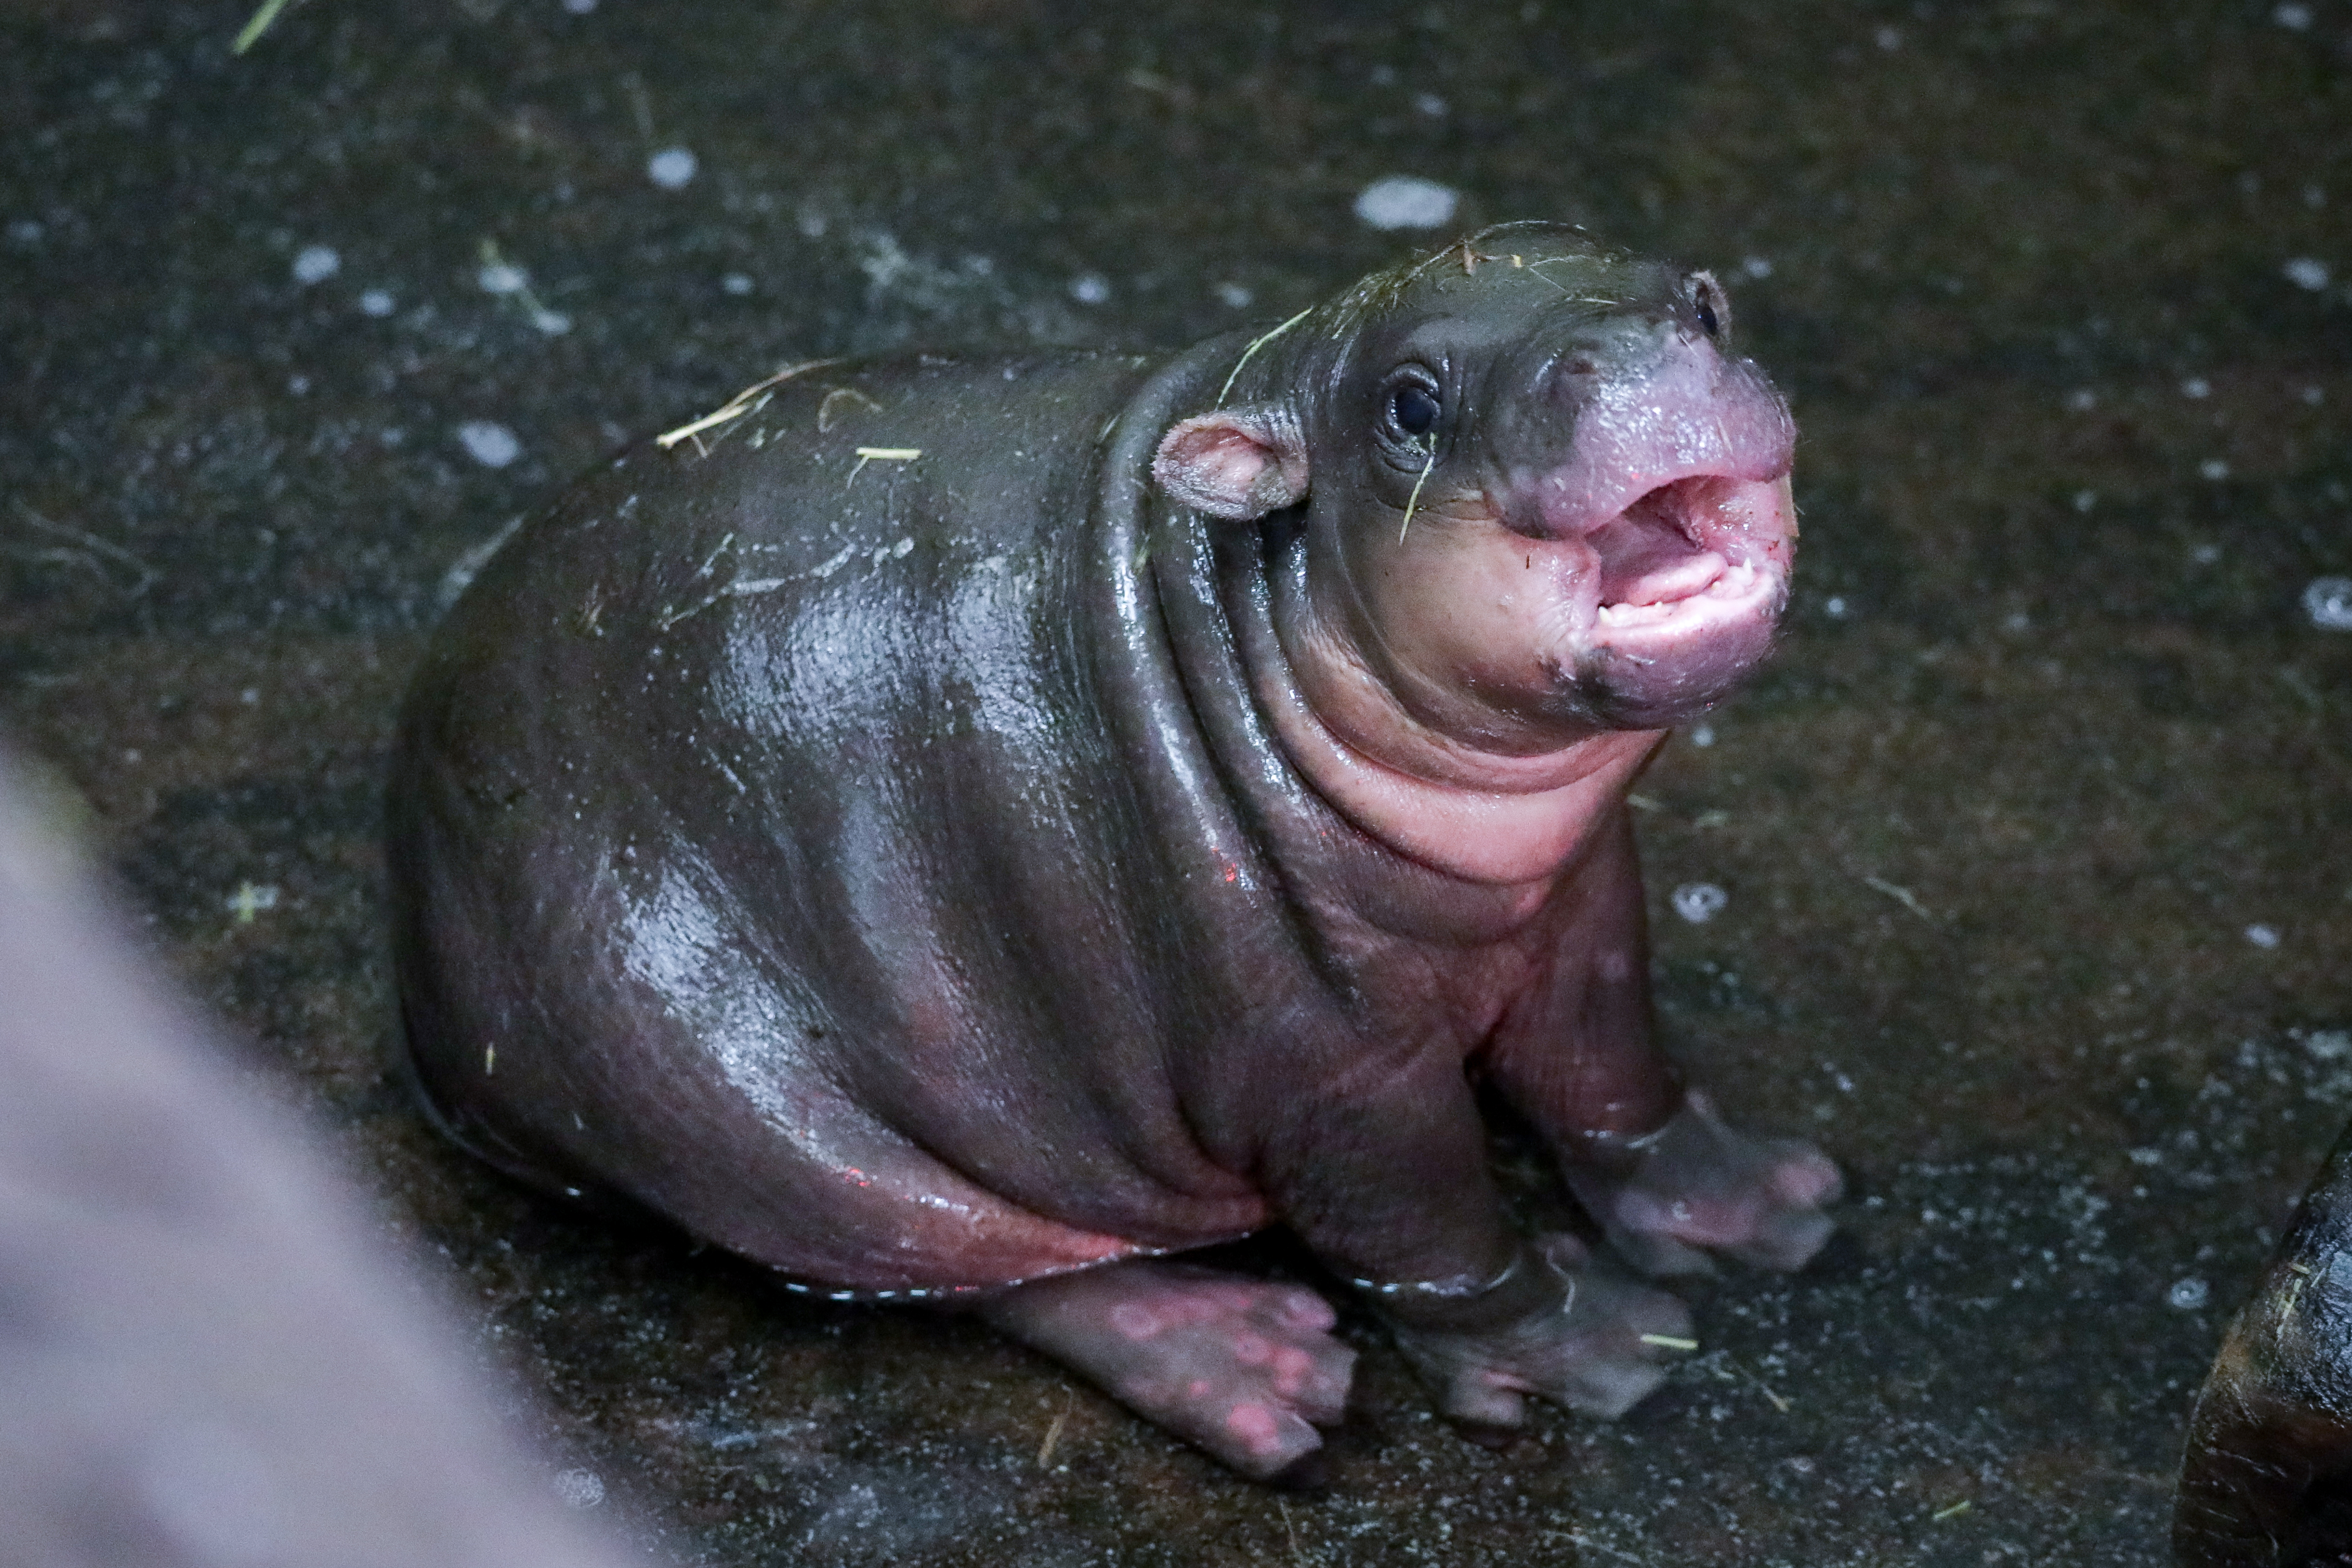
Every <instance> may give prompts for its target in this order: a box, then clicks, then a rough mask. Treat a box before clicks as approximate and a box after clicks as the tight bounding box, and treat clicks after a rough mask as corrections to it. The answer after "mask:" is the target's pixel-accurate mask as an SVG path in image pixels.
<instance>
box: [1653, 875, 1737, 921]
mask: <svg viewBox="0 0 2352 1568" xmlns="http://www.w3.org/2000/svg"><path fill="white" fill-rule="evenodd" d="M1666 902H1668V903H1669V904H1672V905H1673V906H1674V910H1675V913H1676V914H1678V915H1680V916H1682V917H1683V919H1685V920H1686V921H1690V923H1691V924H1693V925H1695V926H1697V925H1705V924H1706V922H1707V921H1711V920H1713V919H1715V917H1716V916H1717V915H1719V914H1721V913H1722V912H1723V908H1724V906H1725V905H1726V904H1728V903H1729V902H1731V895H1730V894H1729V893H1727V892H1725V891H1724V890H1723V889H1721V888H1718V887H1717V886H1716V885H1715V884H1714V883H1713V882H1685V883H1684V884H1683V885H1682V886H1681V887H1679V888H1676V889H1675V890H1674V891H1673V892H1671V893H1669V894H1667V895H1666Z"/></svg>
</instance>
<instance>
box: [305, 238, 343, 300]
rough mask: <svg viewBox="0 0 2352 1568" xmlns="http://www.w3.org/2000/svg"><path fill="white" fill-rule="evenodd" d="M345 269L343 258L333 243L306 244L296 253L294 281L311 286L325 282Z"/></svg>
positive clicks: (306, 286) (307, 286)
mask: <svg viewBox="0 0 2352 1568" xmlns="http://www.w3.org/2000/svg"><path fill="white" fill-rule="evenodd" d="M342 269H343V258H341V256H339V255H337V254H336V252H335V247H333V246H331V245H306V246H304V247H302V248H301V249H300V250H299V251H297V252H295V255H294V281H295V282H297V283H299V284H301V285H302V286H303V287H304V288H306V289H307V288H309V287H310V285H311V284H313V283H324V282H325V281H326V280H327V279H330V278H332V277H333V276H334V275H335V274H336V273H338V272H341V270H342Z"/></svg>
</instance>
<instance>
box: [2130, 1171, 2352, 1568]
mask: <svg viewBox="0 0 2352 1568" xmlns="http://www.w3.org/2000/svg"><path fill="white" fill-rule="evenodd" d="M2172 1549H2173V1554H2174V1561H2175V1562H2176V1563H2178V1564H2179V1568H2240V1565H2242V1564H2273V1563H2276V1564H2290V1563H2341V1562H2344V1561H2345V1560H2346V1559H2347V1556H2352V1134H2347V1136H2346V1137H2344V1138H2342V1139H2339V1140H2338V1141H2337V1142H2336V1148H2335V1150H2334V1151H2333V1152H2331V1153H2330V1154H2329V1155H2328V1157H2327V1163H2326V1167H2325V1168H2323V1169H2322V1170H2321V1172H2320V1173H2319V1178H2318V1180H2316V1181H2315V1182H2313V1183H2312V1184H2311V1190H2310V1191H2309V1192H2307V1193H2305V1194H2304V1198H2303V1202H2302V1204H2301V1205H2299V1206H2298V1207H2297V1208H2296V1210H2295V1213H2294V1218H2293V1219H2292V1220H2290V1221H2289V1222H2288V1224H2287V1229H2286V1235H2285V1236H2284V1237H2282V1238H2281V1239H2280V1241H2279V1244H2278V1247H2277V1249H2276V1250H2275V1251H2273V1253H2272V1255H2271V1258H2270V1260H2269V1262H2268V1263H2266V1264H2265V1265H2264V1266H2263V1273H2262V1277H2261V1279H2259V1280H2258V1281H2257V1282H2256V1284H2255V1287H2254V1291H2253V1294H2252V1297H2251V1298H2250V1299H2249V1300H2247V1302H2246V1304H2245V1305H2244V1306H2243V1307H2242V1308H2241V1309H2239V1311H2238V1316H2237V1318H2236V1319H2235V1321H2232V1322H2231V1325H2230V1331H2229V1334H2228V1336H2227V1337H2226V1338H2225V1339H2224V1340H2223V1341H2222V1343H2221V1353H2220V1354H2219V1355H2218V1356H2216V1357H2215V1358H2214V1361H2213V1370H2212V1373H2211V1374H2210V1376H2208V1377H2207V1379H2206V1381H2205V1386H2204V1387H2203V1388H2202V1389H2201V1390H2200V1391H2199V1393H2198V1395H2197V1405H2196V1408H2195V1409H2194V1410H2193V1411H2192V1412H2191V1413H2190V1415H2189V1443H2188V1447H2187V1452H2186V1453H2185V1454H2184V1455H2183V1456H2182V1459H2181V1466H2180V1493H2179V1500H2178V1501H2177V1503H2176V1505H2175V1510H2174V1514H2173V1521H2172Z"/></svg>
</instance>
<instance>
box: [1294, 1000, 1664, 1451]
mask: <svg viewBox="0 0 2352 1568" xmlns="http://www.w3.org/2000/svg"><path fill="white" fill-rule="evenodd" d="M1391 1048H1392V1049H1393V1050H1394V1053H1395V1054H1394V1056H1393V1057H1388V1056H1387V1054H1386V1053H1385V1052H1381V1051H1375V1052H1371V1053H1368V1055H1367V1056H1366V1057H1365V1058H1363V1059H1360V1060H1359V1061H1357V1062H1354V1063H1352V1064H1350V1070H1349V1072H1348V1073H1347V1074H1346V1075H1345V1079H1346V1084H1345V1087H1344V1088H1343V1089H1338V1090H1336V1091H1335V1092H1332V1093H1330V1094H1328V1095H1327V1096H1326V1097H1324V1098H1322V1099H1320V1100H1318V1103H1317V1104H1316V1106H1315V1107H1314V1108H1313V1110H1312V1111H1311V1112H1310V1114H1309V1116H1308V1118H1307V1125H1306V1126H1304V1127H1302V1128H1299V1129H1297V1130H1296V1131H1297V1132H1299V1133H1301V1134H1303V1136H1297V1137H1294V1138H1293V1139H1292V1140H1290V1141H1289V1142H1286V1143H1285V1144H1284V1145H1283V1146H1282V1147H1281V1148H1279V1149H1277V1150H1274V1151H1270V1153H1272V1154H1273V1155H1274V1158H1272V1159H1271V1160H1269V1161H1268V1163H1267V1168H1266V1169H1265V1172H1264V1174H1265V1180H1266V1183H1267V1186H1268V1188H1269V1190H1270V1192H1271V1194H1272V1195H1273V1196H1274V1197H1275V1198H1276V1207H1277V1209H1278V1210H1279V1212H1281V1213H1282V1214H1283V1215H1285V1216H1286V1218H1287V1220H1288V1221H1289V1223H1290V1225H1291V1226H1293V1227H1294V1228H1295V1229H1297V1231H1298V1233H1299V1234H1300V1235H1301V1236H1302V1237H1304V1238H1305V1239H1306V1241H1307V1244H1308V1245H1309V1246H1310V1247H1313V1248H1314V1249H1315V1251H1316V1253H1317V1254H1318V1256H1319V1257H1320V1258H1322V1259H1323V1261H1324V1262H1325V1263H1326V1264H1327V1265H1328V1266H1329V1267H1330V1268H1332V1269H1333V1270H1334V1271H1336V1272H1338V1273H1339V1274H1341V1275H1342V1276H1344V1277H1346V1278H1348V1279H1350V1280H1351V1281H1352V1282H1353V1283H1354V1284H1355V1286H1356V1287H1357V1289H1360V1291H1362V1292H1363V1293H1364V1294H1365V1295H1366V1296H1367V1297H1368V1298H1369V1299H1370V1300H1371V1301H1372V1302H1373V1303H1374V1304H1375V1305H1376V1306H1377V1308H1378V1309H1379V1310H1380V1312H1381V1316H1382V1317H1384V1318H1385V1319H1386V1320H1387V1321H1388V1324H1389V1327H1390V1328H1391V1331H1393V1332H1394V1334H1395V1336H1396V1339H1397V1342H1398V1343H1399V1345H1400V1346H1401V1347H1402V1349H1403V1351H1404V1352H1405V1354H1406V1356H1407V1357H1408V1358H1409V1359H1410V1360H1411V1361H1412V1363H1413V1364H1414V1366H1415V1368H1416V1369H1417V1370H1418V1371H1419V1372H1420V1373H1422V1375H1423V1377H1424V1378H1425V1379H1426V1380H1427V1381H1428V1382H1429V1383H1430V1384H1431V1385H1432V1387H1433V1389H1434V1390H1435V1392H1436V1393H1437V1395H1438V1399H1439V1404H1440V1405H1441V1407H1442V1408H1443V1409H1444V1411H1445V1413H1446V1414H1447V1415H1452V1416H1454V1417H1455V1418H1457V1419H1460V1420H1465V1421H1475V1422H1479V1423H1483V1424H1486V1425H1491V1426H1517V1425H1519V1424H1520V1422H1521V1421H1522V1420H1523V1419H1524V1415H1525V1412H1524V1408H1523V1399H1522V1395H1525V1394H1535V1395H1537V1396H1538V1397H1540V1398H1543V1399H1547V1400H1549V1401H1551V1402H1552V1403H1553V1404H1556V1405H1565V1406H1567V1407H1569V1408H1570V1409H1575V1410H1582V1411H1587V1412H1590V1413H1592V1414H1596V1415H1618V1414H1620V1413H1622V1411H1624V1410H1625V1409H1627V1408H1629V1407H1630V1406H1632V1405H1634V1404H1635V1403H1637V1402H1638V1401H1640V1400H1641V1399H1642V1398H1643V1396H1645V1395H1646V1394H1649V1393H1650V1392H1651V1391H1652V1390H1653V1389H1654V1388H1655V1387H1656V1386H1657V1385H1658V1384H1659V1383H1660V1382H1661V1381H1662V1380H1663V1379H1664V1371H1663V1370H1662V1369H1661V1368H1660V1367H1659V1366H1658V1365H1657V1363H1658V1361H1659V1360H1660V1358H1661V1352H1662V1345H1661V1342H1662V1341H1664V1342H1671V1341H1673V1340H1675V1339H1679V1338H1680V1337H1682V1336H1683V1335H1685V1334H1686V1333H1687V1332H1688V1331H1689V1326H1690V1318H1689V1314H1688V1313H1687V1311H1686V1310H1685V1309H1684V1307H1683V1304H1682V1303H1681V1302H1680V1301H1678V1300H1675V1298H1673V1297H1672V1296H1668V1295H1665V1294H1664V1293H1662V1292H1659V1291H1655V1290H1652V1289H1647V1288H1645V1287H1643V1286H1640V1285H1637V1284H1634V1283H1633V1282H1631V1281H1628V1280H1623V1279H1612V1278H1611V1277H1609V1276H1608V1275H1606V1274H1603V1273H1601V1272H1599V1271H1596V1270H1593V1269H1591V1268H1586V1267H1585V1266H1584V1265H1585V1257H1584V1252H1583V1248H1582V1247H1581V1246H1580V1245H1579V1244H1578V1243H1577V1242H1575V1241H1574V1240H1573V1239H1572V1238H1570V1237H1544V1238H1538V1239H1533V1240H1531V1239H1529V1238H1527V1237H1522V1236H1520V1235H1518V1234H1517V1232H1515V1231H1514V1230H1513V1229H1512V1228H1511V1226H1510V1225H1509V1223H1508V1221H1507V1217H1506V1215H1505V1212H1504V1209H1503V1205H1502V1202H1501V1200H1500V1197H1499V1196H1498V1194H1496V1191H1495V1188H1494V1184H1493V1182H1492V1179H1491V1177H1490V1175H1489V1173H1488V1170H1487V1164H1486V1134H1485V1129H1484V1126H1483V1124H1482V1123H1481V1121H1480V1120H1479V1116H1478V1111H1477V1106H1476V1102H1475V1100H1474V1098H1473V1096H1472V1094H1471V1091H1470V1088H1469V1085H1468V1083H1467V1082H1466V1081H1465V1079H1464V1078H1463V1075H1462V1070H1461V1065H1460V1061H1459V1058H1458V1057H1456V1056H1455V1055H1454V1053H1453V1052H1452V1051H1451V1050H1445V1051H1415V1050H1414V1049H1412V1047H1409V1046H1398V1047H1391ZM1383 1058H1386V1059H1383Z"/></svg>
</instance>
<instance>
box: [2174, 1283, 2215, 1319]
mask: <svg viewBox="0 0 2352 1568" xmlns="http://www.w3.org/2000/svg"><path fill="white" fill-rule="evenodd" d="M2212 1293H2213V1292H2212V1289H2211V1288H2210V1286H2208V1285H2207V1284H2206V1283H2205V1281H2203V1280H2202V1279H2176V1280H2174V1281H2173V1282H2172V1289H2169V1290H2167V1291H2166V1292H2165V1293H2164V1299H2165V1300H2167V1301H2168V1302H2170V1303H2171V1304H2172V1305H2173V1306H2176V1307H2178V1308H2179V1309H2180V1310H2182V1311H2184V1312H2193V1311H2195V1310H2197V1309H2198V1308H2200V1307H2201V1306H2203V1305H2204V1304H2205V1300H2206V1298H2207V1297H2209V1296H2210V1295H2211V1294H2212Z"/></svg>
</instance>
